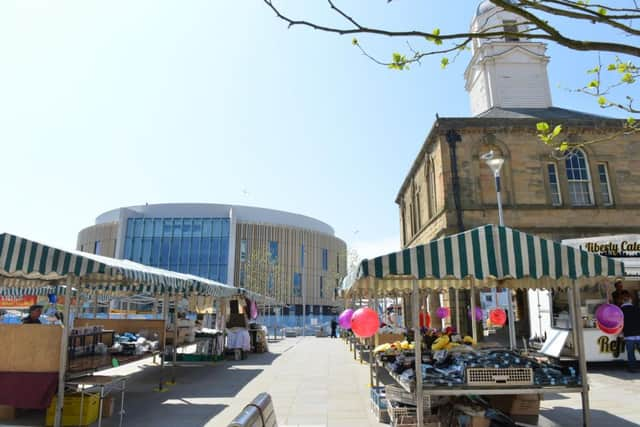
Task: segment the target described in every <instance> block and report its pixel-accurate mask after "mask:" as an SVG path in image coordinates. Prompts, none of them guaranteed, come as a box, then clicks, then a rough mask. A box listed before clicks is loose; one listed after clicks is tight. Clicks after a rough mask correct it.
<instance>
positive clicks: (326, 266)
mask: <svg viewBox="0 0 640 427" xmlns="http://www.w3.org/2000/svg"><path fill="white" fill-rule="evenodd" d="M322 270H323V271H328V270H329V250H328V249H324V248H323V249H322Z"/></svg>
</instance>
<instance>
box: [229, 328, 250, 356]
mask: <svg viewBox="0 0 640 427" xmlns="http://www.w3.org/2000/svg"><path fill="white" fill-rule="evenodd" d="M227 348H230V349H237V348H239V349H241V350H244V351H250V350H251V337H250V336H249V331H248V330H246V329H244V328H232V329H227Z"/></svg>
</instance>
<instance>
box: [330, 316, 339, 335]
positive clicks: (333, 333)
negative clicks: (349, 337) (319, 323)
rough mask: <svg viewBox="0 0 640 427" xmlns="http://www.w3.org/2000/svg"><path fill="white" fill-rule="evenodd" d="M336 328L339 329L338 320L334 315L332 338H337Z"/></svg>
mask: <svg viewBox="0 0 640 427" xmlns="http://www.w3.org/2000/svg"><path fill="white" fill-rule="evenodd" d="M336 329H338V321H337V320H336V318H335V317H334V318H333V319H331V338H337V337H338V336H337V335H336Z"/></svg>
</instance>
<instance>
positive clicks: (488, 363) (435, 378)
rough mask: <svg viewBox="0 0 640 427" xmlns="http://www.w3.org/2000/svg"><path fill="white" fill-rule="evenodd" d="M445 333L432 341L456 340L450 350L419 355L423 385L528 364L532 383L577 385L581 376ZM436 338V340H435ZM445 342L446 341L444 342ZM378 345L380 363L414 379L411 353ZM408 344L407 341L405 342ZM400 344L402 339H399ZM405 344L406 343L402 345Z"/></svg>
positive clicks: (450, 382)
mask: <svg viewBox="0 0 640 427" xmlns="http://www.w3.org/2000/svg"><path fill="white" fill-rule="evenodd" d="M444 337H447V335H443V336H442V337H440V338H438V339H437V340H436V341H435V342H434V344H433V345H434V347H441V346H445V347H446V346H449V345H451V344H456V346H455V347H453V348H451V349H450V350H446V349H434V350H433V351H428V352H426V353H425V354H423V355H422V363H421V373H422V379H423V383H424V385H425V386H427V387H428V386H448V387H452V386H461V385H465V384H467V380H466V377H465V372H466V369H467V368H488V369H506V368H530V369H531V370H532V371H533V385H536V386H545V385H565V386H579V385H581V378H580V376H578V375H577V372H576V369H575V368H572V367H568V368H565V367H561V366H558V365H555V364H552V363H550V362H547V361H542V360H538V359H536V358H534V357H529V356H527V355H524V354H521V353H518V352H516V351H509V350H495V349H488V350H475V349H473V348H472V347H471V346H469V345H463V344H458V343H450V342H449V341H448V337H447V338H444ZM439 341H440V342H439ZM445 343H446V344H445ZM385 346H386V344H385V345H383V346H379V347H380V348H381V349H380V352H379V353H380V354H384V355H385V356H386V357H385V358H380V360H382V361H383V363H384V362H385V361H386V364H384V366H385V367H386V368H387V369H388V370H389V371H390V372H391V373H393V374H395V375H397V376H398V377H399V380H400V381H404V382H406V383H407V384H410V383H413V381H415V375H416V374H415V365H416V364H415V357H413V356H412V355H409V354H405V353H398V354H397V355H396V356H395V357H390V356H389V352H390V351H393V347H389V348H388V349H387V350H384V349H383V348H387V347H385ZM409 346H410V344H409ZM400 347H401V348H402V343H400ZM405 347H406V345H405Z"/></svg>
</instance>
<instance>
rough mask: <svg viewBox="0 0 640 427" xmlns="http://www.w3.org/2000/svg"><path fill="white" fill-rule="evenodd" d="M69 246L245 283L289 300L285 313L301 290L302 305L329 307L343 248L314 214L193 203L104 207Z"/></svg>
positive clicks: (318, 309)
mask: <svg viewBox="0 0 640 427" xmlns="http://www.w3.org/2000/svg"><path fill="white" fill-rule="evenodd" d="M77 249H79V250H81V251H84V252H90V253H96V254H100V255H105V256H109V257H114V258H123V259H129V260H132V261H135V262H139V263H142V264H146V265H150V266H154V267H160V268H164V269H168V270H173V271H179V272H183V273H189V274H194V275H197V276H202V277H207V278H210V279H212V280H216V281H218V282H221V283H227V284H230V285H235V286H241V287H245V288H248V289H251V290H254V291H256V292H260V293H262V294H265V295H269V296H273V297H275V298H276V299H278V300H279V301H281V302H283V303H285V304H288V305H290V306H292V307H295V310H291V311H292V313H291V314H292V315H293V314H294V313H295V314H298V313H302V304H303V294H304V303H306V304H307V313H310V314H311V315H314V314H329V313H331V308H332V307H333V306H334V305H335V299H334V292H335V289H336V288H337V287H338V285H339V283H340V281H341V279H342V277H343V276H344V275H345V271H346V250H347V248H346V244H345V242H344V241H342V240H341V239H339V238H337V237H336V236H335V233H334V230H333V228H332V227H330V226H329V225H328V224H326V223H324V222H322V221H318V220H316V219H314V218H310V217H307V216H304V215H298V214H294V213H289V212H282V211H277V210H272V209H263V208H254V207H248V206H235V205H233V206H232V205H221V204H199V203H196V204H184V203H176V204H156V205H141V206H130V207H123V208H118V209H114V210H111V211H108V212H105V213H103V214H102V215H100V216H99V217H98V218H97V219H96V224H95V225H92V226H90V227H87V228H85V229H84V230H82V231H80V233H79V234H78V243H77ZM303 288H304V289H303ZM288 311H289V310H285V314H288V313H287V312H288Z"/></svg>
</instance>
